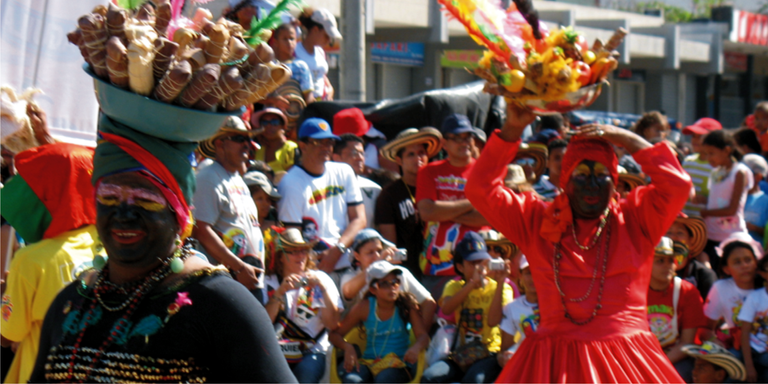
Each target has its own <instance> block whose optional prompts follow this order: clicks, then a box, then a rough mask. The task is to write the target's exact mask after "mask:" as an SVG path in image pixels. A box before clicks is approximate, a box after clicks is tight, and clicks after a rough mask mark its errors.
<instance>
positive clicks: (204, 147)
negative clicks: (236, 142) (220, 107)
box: [198, 116, 257, 159]
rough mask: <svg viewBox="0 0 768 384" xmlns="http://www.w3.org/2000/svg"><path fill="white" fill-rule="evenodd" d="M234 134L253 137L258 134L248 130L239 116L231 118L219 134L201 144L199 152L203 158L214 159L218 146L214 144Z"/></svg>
mask: <svg viewBox="0 0 768 384" xmlns="http://www.w3.org/2000/svg"><path fill="white" fill-rule="evenodd" d="M232 133H237V134H241V135H246V136H250V137H253V136H255V134H256V133H257V132H254V131H249V130H248V128H246V127H245V123H243V119H241V118H239V117H237V116H229V117H227V119H226V120H225V121H224V125H222V126H221V128H219V131H218V132H216V133H215V134H214V135H213V136H211V137H209V138H207V139H205V140H203V141H201V142H200V147H199V148H198V150H199V151H200V153H201V154H202V155H203V156H205V157H207V158H209V159H213V158H214V157H216V146H215V145H214V143H213V142H214V141H216V139H218V138H220V137H222V136H226V135H228V134H232Z"/></svg>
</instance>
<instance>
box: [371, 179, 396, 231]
mask: <svg viewBox="0 0 768 384" xmlns="http://www.w3.org/2000/svg"><path fill="white" fill-rule="evenodd" d="M392 199H394V194H393V193H392V188H391V186H387V187H386V188H384V189H382V190H381V193H380V194H379V197H378V198H377V199H376V210H375V211H374V214H373V219H374V224H375V225H380V224H395V213H396V211H397V210H396V207H395V206H394V204H392V203H393V201H392Z"/></svg>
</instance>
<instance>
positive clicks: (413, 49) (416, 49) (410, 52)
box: [371, 43, 424, 67]
mask: <svg viewBox="0 0 768 384" xmlns="http://www.w3.org/2000/svg"><path fill="white" fill-rule="evenodd" d="M371 61H373V62H374V63H382V64H399V65H409V66H414V67H421V66H424V43H372V44H371Z"/></svg>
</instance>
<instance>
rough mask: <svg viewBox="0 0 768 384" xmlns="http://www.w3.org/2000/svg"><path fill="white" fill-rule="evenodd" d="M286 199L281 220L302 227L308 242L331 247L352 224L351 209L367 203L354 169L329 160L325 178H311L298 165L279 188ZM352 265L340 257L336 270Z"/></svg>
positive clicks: (320, 176)
mask: <svg viewBox="0 0 768 384" xmlns="http://www.w3.org/2000/svg"><path fill="white" fill-rule="evenodd" d="M277 189H278V191H280V194H281V195H282V196H283V197H282V199H280V203H279V204H278V218H279V219H280V221H282V222H283V223H285V224H286V225H298V226H301V228H302V232H303V234H304V238H305V239H306V240H314V239H318V240H320V241H321V242H323V243H324V244H325V246H327V247H328V248H331V247H333V246H335V245H336V243H338V241H339V238H340V237H341V234H342V233H344V230H345V229H346V228H347V225H349V215H348V213H347V207H348V206H352V205H357V204H362V203H363V197H362V195H361V193H360V187H359V185H358V182H357V176H356V175H355V172H354V171H352V167H350V166H349V165H347V164H344V163H336V162H333V161H328V162H326V163H325V172H323V174H322V175H311V174H309V173H307V171H305V170H304V168H302V167H301V165H298V164H297V165H296V166H294V167H291V169H290V170H289V171H288V173H286V174H285V176H283V179H282V180H280V184H278V185H277ZM349 266H350V263H349V258H348V257H343V256H342V257H340V258H339V261H338V262H337V263H336V269H337V270H338V269H343V268H347V267H349Z"/></svg>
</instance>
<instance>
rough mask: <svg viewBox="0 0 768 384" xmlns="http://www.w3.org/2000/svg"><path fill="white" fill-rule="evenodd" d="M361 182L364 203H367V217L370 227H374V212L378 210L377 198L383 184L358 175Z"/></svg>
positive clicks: (358, 180)
mask: <svg viewBox="0 0 768 384" xmlns="http://www.w3.org/2000/svg"><path fill="white" fill-rule="evenodd" d="M357 182H358V184H360V194H361V195H363V205H365V218H366V220H368V228H373V227H374V225H373V214H374V212H375V211H376V200H378V199H379V194H381V186H380V185H378V184H376V183H374V182H373V181H372V180H371V179H368V178H365V177H360V176H358V177H357Z"/></svg>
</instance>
